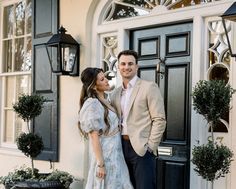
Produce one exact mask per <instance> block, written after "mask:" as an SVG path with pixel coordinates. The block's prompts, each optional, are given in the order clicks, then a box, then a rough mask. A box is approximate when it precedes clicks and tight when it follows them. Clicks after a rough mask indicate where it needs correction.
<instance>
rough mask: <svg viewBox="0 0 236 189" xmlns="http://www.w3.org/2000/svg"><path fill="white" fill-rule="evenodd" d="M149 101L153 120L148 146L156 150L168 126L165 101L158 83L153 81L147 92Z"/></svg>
mask: <svg viewBox="0 0 236 189" xmlns="http://www.w3.org/2000/svg"><path fill="white" fill-rule="evenodd" d="M147 103H148V108H149V113H150V117H151V121H152V126H151V133H150V136H149V139H148V147H149V148H151V149H152V150H154V151H155V150H156V148H157V146H158V145H159V144H160V142H161V138H162V135H163V133H164V131H165V128H166V118H165V108H164V101H163V98H162V96H161V93H160V90H159V87H158V85H157V84H155V83H152V84H151V85H150V88H149V90H148V93H147Z"/></svg>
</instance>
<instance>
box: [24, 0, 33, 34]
mask: <svg viewBox="0 0 236 189" xmlns="http://www.w3.org/2000/svg"><path fill="white" fill-rule="evenodd" d="M31 6H32V3H31V1H28V2H27V6H26V10H25V17H26V23H27V26H26V33H27V34H29V33H31V31H32V28H31V27H32V9H31Z"/></svg>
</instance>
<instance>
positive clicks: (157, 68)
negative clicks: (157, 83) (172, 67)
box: [156, 57, 166, 79]
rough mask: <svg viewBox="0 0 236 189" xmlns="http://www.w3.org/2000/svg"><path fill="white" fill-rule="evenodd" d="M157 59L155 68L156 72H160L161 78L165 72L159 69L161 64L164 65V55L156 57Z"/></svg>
mask: <svg viewBox="0 0 236 189" xmlns="http://www.w3.org/2000/svg"><path fill="white" fill-rule="evenodd" d="M158 59H159V63H158V64H157V67H156V70H157V74H161V79H163V75H164V74H165V72H164V71H161V65H162V66H163V67H165V64H166V62H165V61H166V57H164V58H158Z"/></svg>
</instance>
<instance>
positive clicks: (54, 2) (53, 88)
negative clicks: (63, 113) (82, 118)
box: [32, 0, 59, 161]
mask: <svg viewBox="0 0 236 189" xmlns="http://www.w3.org/2000/svg"><path fill="white" fill-rule="evenodd" d="M32 5H33V7H32V10H33V13H32V14H33V15H32V18H33V21H32V24H33V25H32V26H33V35H32V44H33V47H32V50H33V53H32V54H33V68H32V70H33V73H32V76H33V78H32V79H33V92H34V93H37V94H41V95H43V96H44V97H45V98H46V99H47V101H46V103H45V104H44V108H43V111H42V113H41V115H40V116H38V117H37V118H35V120H34V121H33V129H34V131H35V133H37V134H39V135H41V136H42V138H43V142H44V150H43V152H42V153H41V154H40V155H39V156H38V157H37V159H40V160H49V161H58V133H59V127H58V125H59V121H58V120H59V110H58V109H59V108H58V99H59V91H58V89H59V79H58V77H57V76H56V75H55V74H53V73H52V72H51V70H50V64H49V60H48V56H47V52H46V47H45V45H44V44H45V43H46V42H47V41H48V40H49V38H50V37H51V36H52V35H53V34H55V33H57V29H58V23H59V1H58V0H33V4H32Z"/></svg>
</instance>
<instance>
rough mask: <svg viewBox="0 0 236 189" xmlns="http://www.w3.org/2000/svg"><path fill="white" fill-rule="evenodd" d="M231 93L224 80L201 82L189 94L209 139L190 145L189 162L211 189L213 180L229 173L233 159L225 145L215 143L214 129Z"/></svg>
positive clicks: (224, 110) (228, 105) (228, 104)
mask: <svg viewBox="0 0 236 189" xmlns="http://www.w3.org/2000/svg"><path fill="white" fill-rule="evenodd" d="M234 92H235V90H234V89H232V88H231V87H230V85H228V84H226V83H225V82H224V81H221V80H211V81H205V80H201V81H199V82H198V83H197V84H196V86H195V87H194V89H193V93H192V97H193V107H194V110H196V112H197V113H199V114H201V115H203V116H204V118H205V119H206V120H207V123H208V124H207V125H209V126H210V130H211V139H212V140H208V142H207V144H203V145H200V146H194V148H193V151H192V155H193V158H192V163H193V164H194V165H195V166H196V167H195V168H194V170H195V171H196V172H197V173H198V174H199V175H200V176H202V177H203V178H204V179H206V180H207V181H210V182H211V187H212V189H213V188H214V181H215V180H216V179H218V178H220V177H223V176H225V175H226V174H227V173H229V168H230V164H231V161H232V157H233V152H232V151H231V150H230V149H229V148H228V147H227V146H225V145H223V144H218V143H216V142H215V138H214V127H215V125H216V123H217V122H218V121H219V120H220V118H221V117H222V115H223V114H224V113H225V112H227V111H229V109H230V101H231V99H232V95H233V93H234Z"/></svg>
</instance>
